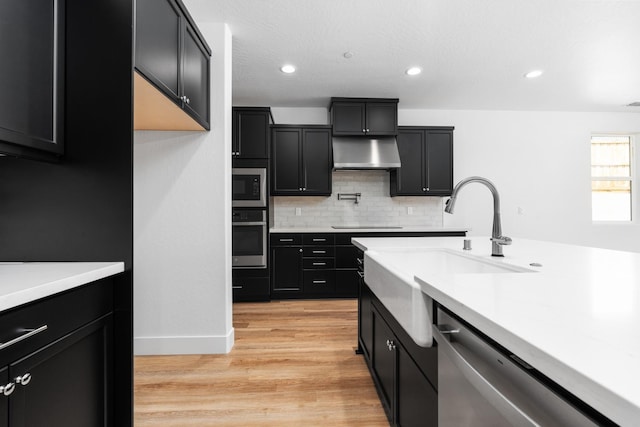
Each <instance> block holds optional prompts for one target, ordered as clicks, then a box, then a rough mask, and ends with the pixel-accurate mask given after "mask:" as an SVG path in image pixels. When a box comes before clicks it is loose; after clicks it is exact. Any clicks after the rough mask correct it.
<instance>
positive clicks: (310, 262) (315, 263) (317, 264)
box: [302, 258, 335, 270]
mask: <svg viewBox="0 0 640 427" xmlns="http://www.w3.org/2000/svg"><path fill="white" fill-rule="evenodd" d="M302 267H303V268H304V269H305V270H307V269H327V268H334V267H335V261H334V259H333V258H304V259H303V260H302Z"/></svg>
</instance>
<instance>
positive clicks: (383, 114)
mask: <svg viewBox="0 0 640 427" xmlns="http://www.w3.org/2000/svg"><path fill="white" fill-rule="evenodd" d="M330 110H331V124H332V125H333V134H334V135H339V136H363V135H368V136H384V135H396V134H397V133H398V99H396V98H394V99H386V98H383V99H376V98H331V106H330Z"/></svg>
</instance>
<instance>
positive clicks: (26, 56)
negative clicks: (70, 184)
mask: <svg viewBox="0 0 640 427" xmlns="http://www.w3.org/2000/svg"><path fill="white" fill-rule="evenodd" d="M64 5H65V1H64V0H58V1H55V0H30V1H2V2H0V58H2V66H0V94H2V95H1V96H0V153H8V154H12V155H21V156H26V157H36V158H38V157H40V156H46V154H40V155H39V154H38V153H42V150H43V151H45V152H48V153H53V154H54V155H59V154H62V152H63V148H64V146H63V140H62V138H63V131H64V129H63V126H64V93H65V91H64V78H65V70H64V58H65V52H64V46H65V38H64V37H65V22H64V17H65V9H64Z"/></svg>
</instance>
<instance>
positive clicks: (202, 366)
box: [134, 300, 389, 427]
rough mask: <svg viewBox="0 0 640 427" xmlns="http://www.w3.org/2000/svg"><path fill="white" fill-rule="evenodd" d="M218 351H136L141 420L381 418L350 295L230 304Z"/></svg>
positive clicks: (249, 422)
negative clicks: (227, 339) (226, 339)
mask: <svg viewBox="0 0 640 427" xmlns="http://www.w3.org/2000/svg"><path fill="white" fill-rule="evenodd" d="M233 314H234V322H233V324H234V328H235V338H236V339H235V346H234V348H233V350H232V351H231V353H229V354H227V355H195V356H139V357H136V358H135V365H134V377H135V379H134V393H135V394H134V402H135V410H134V421H135V426H136V427H143V426H176V427H179V426H243V427H244V426H279V427H285V426H335V427H339V426H367V427H375V426H388V425H389V424H388V422H387V419H386V417H385V415H384V411H383V409H382V406H381V405H380V401H379V399H378V396H377V394H376V391H375V388H374V385H373V381H372V380H371V377H370V375H369V372H368V370H367V367H366V365H365V362H364V360H363V358H362V356H360V355H356V354H355V353H354V351H355V348H356V345H357V343H356V340H357V301H355V300H316V301H311V300H304V301H273V302H270V303H236V304H234V307H233Z"/></svg>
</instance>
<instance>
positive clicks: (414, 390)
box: [396, 346, 438, 427]
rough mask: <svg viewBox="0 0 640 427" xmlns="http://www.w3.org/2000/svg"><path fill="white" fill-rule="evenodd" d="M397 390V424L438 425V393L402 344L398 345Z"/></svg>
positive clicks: (433, 426) (414, 425)
mask: <svg viewBox="0 0 640 427" xmlns="http://www.w3.org/2000/svg"><path fill="white" fill-rule="evenodd" d="M397 392H398V412H397V417H396V418H397V420H396V424H397V425H399V426H402V427H438V394H437V392H436V391H435V390H434V389H433V387H432V386H431V384H430V383H429V381H427V379H426V378H425V377H424V375H423V374H422V372H421V371H420V369H418V366H417V365H416V364H415V362H414V361H413V359H412V358H411V357H410V356H409V353H407V351H406V350H405V349H404V348H403V347H402V346H398V390H397Z"/></svg>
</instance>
